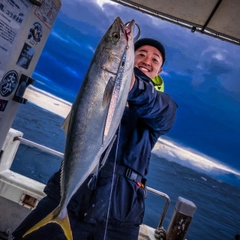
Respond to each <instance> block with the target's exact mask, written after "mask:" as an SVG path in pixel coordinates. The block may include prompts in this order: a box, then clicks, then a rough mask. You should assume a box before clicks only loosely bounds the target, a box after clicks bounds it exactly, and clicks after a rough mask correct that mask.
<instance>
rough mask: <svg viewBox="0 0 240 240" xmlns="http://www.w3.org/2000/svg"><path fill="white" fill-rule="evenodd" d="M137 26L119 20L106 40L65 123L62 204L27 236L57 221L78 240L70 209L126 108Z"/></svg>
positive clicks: (95, 55) (93, 60)
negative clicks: (73, 231) (69, 214)
mask: <svg viewBox="0 0 240 240" xmlns="http://www.w3.org/2000/svg"><path fill="white" fill-rule="evenodd" d="M134 25H135V22H134V20H132V21H131V22H129V23H128V24H126V25H125V24H123V22H122V21H121V19H120V18H119V17H117V18H116V19H115V20H114V22H113V24H112V25H111V26H110V27H109V29H108V30H107V32H106V33H105V35H104V36H103V38H102V40H101V41H100V43H99V45H98V47H97V49H96V51H95V54H94V56H93V59H92V61H91V64H90V66H89V68H88V71H87V74H86V76H85V79H84V81H83V83H82V85H81V88H80V90H79V93H78V95H77V97H76V100H75V102H74V104H73V106H72V109H71V112H70V113H69V115H68V117H67V118H66V120H65V122H64V124H63V125H64V126H63V128H64V130H65V132H66V134H67V135H66V146H65V153H64V159H63V165H62V176H61V201H60V204H59V206H58V207H57V208H56V209H55V210H53V212H51V213H50V214H49V215H48V216H46V217H45V218H44V219H43V220H41V221H40V222H38V223H37V224H36V225H34V226H33V227H32V228H31V229H29V230H28V231H27V232H26V233H25V234H24V235H23V237H25V236H26V235H28V234H30V233H31V232H33V231H35V230H37V229H39V228H40V227H42V226H44V225H46V224H48V223H50V222H54V223H57V224H59V225H60V226H61V227H62V229H63V231H64V234H65V236H66V237H67V239H68V240H71V239H72V231H71V227H70V222H69V218H68V213H67V205H68V203H69V201H70V199H71V197H72V196H73V195H74V193H75V192H76V191H77V189H78V188H79V187H80V186H81V185H82V183H83V182H84V180H85V179H86V178H87V176H88V175H89V174H90V173H91V172H92V171H93V170H94V168H95V167H96V166H97V164H98V163H99V159H100V157H101V155H102V153H103V152H104V151H105V150H106V148H107V147H108V146H109V144H110V143H111V141H112V139H113V137H114V135H115V133H116V130H117V128H118V126H119V123H120V120H121V117H122V114H123V111H124V108H125V106H126V101H127V96H128V92H129V89H130V83H131V78H132V72H133V66H134Z"/></svg>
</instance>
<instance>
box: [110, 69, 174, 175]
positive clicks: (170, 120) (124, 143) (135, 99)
mask: <svg viewBox="0 0 240 240" xmlns="http://www.w3.org/2000/svg"><path fill="white" fill-rule="evenodd" d="M134 72H135V76H136V81H135V84H134V86H133V88H132V90H131V91H130V92H129V96H128V106H127V107H126V109H125V111H124V114H123V117H122V121H121V125H120V137H119V144H118V153H117V162H118V163H119V164H123V165H125V166H128V167H130V168H132V169H133V170H135V171H136V172H138V173H139V174H141V175H142V176H146V175H147V173H148V166H149V160H150V155H151V150H152V149H153V147H154V145H155V143H156V142H157V140H158V138H159V137H160V136H161V135H163V134H165V133H167V132H168V131H169V130H170V129H171V127H172V126H173V124H174V121H175V117H176V109H177V104H176V103H175V101H173V100H172V99H171V97H170V96H169V95H168V94H166V93H163V92H159V91H157V90H156V89H155V88H154V85H153V83H152V81H151V79H150V78H148V77H147V76H146V75H145V74H144V73H142V72H141V71H140V70H139V69H138V68H135V69H134ZM115 152H116V144H115V146H114V147H113V149H112V151H111V154H110V156H109V161H113V160H114V156H115Z"/></svg>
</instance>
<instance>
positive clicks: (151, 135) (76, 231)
mask: <svg viewBox="0 0 240 240" xmlns="http://www.w3.org/2000/svg"><path fill="white" fill-rule="evenodd" d="M164 61H165V49H164V47H163V45H162V44H161V43H160V42H159V41H156V40H154V39H149V38H144V39H140V40H138V41H137V42H136V43H135V64H134V66H135V68H134V74H133V77H132V82H131V89H130V92H129V96H128V104H127V106H126V109H125V111H124V114H123V117H122V120H121V124H120V126H119V129H118V131H117V139H116V141H115V142H114V144H113V147H112V149H111V151H110V153H109V155H108V157H107V161H106V163H105V164H102V165H103V166H101V164H100V166H101V167H100V169H99V170H98V171H97V172H96V173H94V174H91V175H90V176H89V178H88V179H86V181H85V183H84V184H83V185H82V186H81V187H80V189H79V190H78V191H77V193H76V194H75V195H74V196H73V198H72V199H71V201H70V203H69V205H68V214H69V218H70V224H71V228H72V234H73V238H74V239H75V240H102V239H105V240H115V239H119V240H121V239H128V240H137V239H138V232H139V225H140V224H141V223H142V219H143V215H144V199H145V192H146V189H145V184H146V179H145V177H146V175H147V173H148V167H149V161H150V157H151V150H152V148H153V147H154V145H155V143H156V141H157V140H158V138H159V137H160V136H161V135H163V134H165V133H166V132H168V131H169V130H170V129H171V127H172V126H173V124H174V121H175V112H176V109H177V104H176V103H175V102H174V101H173V100H172V99H171V98H170V97H169V96H168V95H167V94H165V93H163V92H159V91H157V90H156V89H155V87H154V83H153V81H152V80H151V79H153V78H154V77H156V76H157V75H158V74H159V73H160V72H161V71H162V66H163V64H164ZM59 182H60V173H59V172H57V173H56V174H54V175H53V177H52V178H51V179H50V180H49V181H48V184H47V186H46V188H45V193H46V194H47V196H46V197H45V198H44V199H43V200H42V201H41V202H40V203H39V204H38V206H37V208H36V209H35V210H34V211H33V212H32V213H31V214H30V215H29V216H28V217H27V218H26V219H25V220H24V221H23V222H22V224H21V225H20V226H19V227H18V228H17V229H16V230H15V232H14V233H13V239H15V240H19V239H22V235H23V234H24V233H25V232H26V231H27V230H28V229H29V228H30V227H32V226H33V225H34V224H36V223H37V222H38V221H39V220H41V219H42V218H43V217H45V216H46V215H47V214H48V213H50V212H51V211H52V210H53V209H54V208H55V207H56V206H57V205H58V203H59V201H60V186H59V185H60V184H59ZM24 239H26V240H28V239H29V240H30V239H32V240H40V239H41V240H42V239H44V240H48V239H49V240H55V239H59V240H60V239H61V240H63V239H65V237H64V235H63V233H62V231H61V229H60V227H59V226H57V225H56V224H48V225H46V226H44V227H42V228H40V229H39V230H37V231H35V232H33V233H31V234H29V235H27V236H26V237H25V238H24Z"/></svg>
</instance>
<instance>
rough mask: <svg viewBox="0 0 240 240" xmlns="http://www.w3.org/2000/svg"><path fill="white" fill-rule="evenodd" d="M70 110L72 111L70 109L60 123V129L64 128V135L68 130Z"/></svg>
mask: <svg viewBox="0 0 240 240" xmlns="http://www.w3.org/2000/svg"><path fill="white" fill-rule="evenodd" d="M71 112H72V110H71V111H70V112H69V113H68V115H67V117H66V118H65V120H64V122H63V124H62V129H63V130H64V132H65V134H66V135H67V132H68V126H69V122H70V117H71Z"/></svg>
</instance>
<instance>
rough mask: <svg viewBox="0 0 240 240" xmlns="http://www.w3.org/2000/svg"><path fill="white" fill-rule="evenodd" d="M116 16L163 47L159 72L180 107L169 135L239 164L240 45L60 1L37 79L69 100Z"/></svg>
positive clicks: (118, 8)
mask: <svg viewBox="0 0 240 240" xmlns="http://www.w3.org/2000/svg"><path fill="white" fill-rule="evenodd" d="M116 16H120V17H121V18H122V19H123V21H124V22H127V21H129V20H131V19H135V21H136V22H137V23H138V24H139V26H140V27H141V37H153V38H156V39H158V40H160V41H162V42H163V43H164V45H165V47H166V50H167V61H166V64H165V65H164V69H163V70H164V74H163V75H162V76H163V78H164V80H165V89H166V91H167V92H168V93H169V94H170V95H171V96H172V97H173V98H174V99H175V100H176V102H177V103H178V105H179V109H178V114H177V121H176V124H175V126H174V128H173V129H172V130H171V131H170V133H169V134H168V136H169V137H171V138H172V139H174V140H175V141H177V142H180V143H183V144H185V145H186V146H189V147H191V148H194V149H197V150H199V151H201V152H203V153H204V154H206V155H209V156H211V157H213V158H214V157H215V158H217V159H218V160H220V161H222V162H226V159H227V161H228V162H229V164H230V165H232V166H236V167H238V168H240V166H239V164H240V163H237V161H238V160H239V157H240V156H239V149H238V148H239V147H238V146H237V143H239V142H240V137H239V136H240V127H239V126H240V125H239V123H238V120H239V119H240V110H239V103H240V98H239V96H240V81H239V79H240V70H239V68H238V62H239V58H240V47H239V46H236V45H233V44H230V43H227V42H223V41H220V40H218V39H215V38H211V37H209V36H206V35H203V34H201V33H197V32H195V33H192V32H191V31H190V30H189V29H186V28H183V27H179V26H176V25H174V24H172V23H169V22H166V21H162V20H160V19H157V18H155V17H151V16H148V15H146V14H143V13H141V12H138V11H136V10H132V9H130V8H128V7H124V6H122V5H119V4H112V3H111V2H109V3H105V4H104V5H102V7H101V6H99V5H98V4H97V3H96V1H93V0H88V1H85V0H72V1H64V2H63V7H62V9H61V12H60V14H59V16H58V18H57V21H56V23H55V25H54V28H53V31H52V33H51V34H50V36H49V39H48V42H47V44H46V47H45V49H44V51H43V54H42V56H41V58H40V61H39V64H38V66H37V68H36V73H37V74H39V76H44V78H45V80H44V79H41V81H43V82H44V81H46V79H47V80H48V81H50V82H52V83H53V84H54V86H56V89H58V92H61V91H62V92H64V90H65V93H66V92H69V95H71V99H74V97H73V95H74V94H77V90H78V88H79V86H80V85H81V82H82V79H83V78H84V75H85V73H86V70H87V68H88V66H89V63H90V61H91V58H92V56H93V52H94V50H95V48H96V47H97V44H98V42H99V41H100V39H101V37H102V36H103V34H104V33H105V31H106V30H107V28H108V27H109V25H110V24H111V23H112V21H113V20H114V19H115V17H116ZM39 81H40V80H39ZM65 97H66V96H65ZM219 149H221V151H220V150H219Z"/></svg>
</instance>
